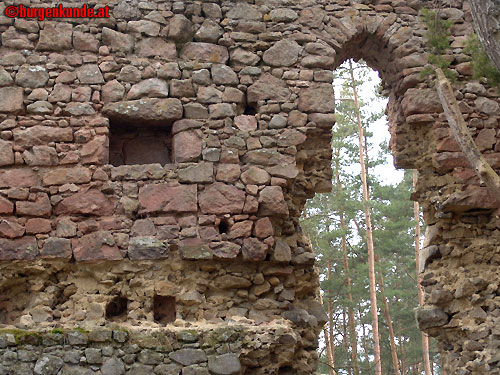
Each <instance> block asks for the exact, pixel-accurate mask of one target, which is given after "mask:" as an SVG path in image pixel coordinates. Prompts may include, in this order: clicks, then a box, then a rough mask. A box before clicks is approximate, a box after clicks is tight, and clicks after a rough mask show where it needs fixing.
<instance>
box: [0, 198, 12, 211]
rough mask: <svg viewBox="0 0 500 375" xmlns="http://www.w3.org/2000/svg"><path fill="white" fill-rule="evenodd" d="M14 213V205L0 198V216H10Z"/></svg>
mask: <svg viewBox="0 0 500 375" xmlns="http://www.w3.org/2000/svg"><path fill="white" fill-rule="evenodd" d="M12 212H14V203H12V202H11V201H10V200H8V199H7V198H4V197H2V196H0V214H11V213H12Z"/></svg>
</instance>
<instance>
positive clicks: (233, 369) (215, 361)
mask: <svg viewBox="0 0 500 375" xmlns="http://www.w3.org/2000/svg"><path fill="white" fill-rule="evenodd" d="M208 370H209V371H210V372H211V373H212V374H214V375H237V374H239V373H240V372H241V364H240V360H239V358H238V355H236V354H234V353H227V354H222V355H217V356H211V357H209V358H208Z"/></svg>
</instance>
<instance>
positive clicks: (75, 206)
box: [54, 189, 113, 216]
mask: <svg viewBox="0 0 500 375" xmlns="http://www.w3.org/2000/svg"><path fill="white" fill-rule="evenodd" d="M54 212H55V213H56V214H57V215H70V214H76V215H78V214H80V215H95V216H108V215H112V214H113V204H112V203H111V202H110V201H109V199H108V198H107V197H106V196H105V195H104V194H103V193H101V192H100V191H99V190H97V189H90V190H86V189H85V190H82V191H80V192H78V193H76V194H74V195H72V196H69V197H67V198H64V199H63V200H62V201H61V202H60V203H59V204H58V205H57V206H56V207H55V209H54Z"/></svg>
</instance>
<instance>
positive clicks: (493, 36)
mask: <svg viewBox="0 0 500 375" xmlns="http://www.w3.org/2000/svg"><path fill="white" fill-rule="evenodd" d="M469 2H470V9H471V13H472V19H473V20H474V26H475V28H476V31H477V34H478V35H479V39H480V40H481V43H482V44H483V46H484V50H485V51H486V53H487V54H488V56H489V58H490V60H491V62H492V63H493V64H494V65H495V66H496V68H497V70H498V71H500V33H498V30H499V29H500V18H499V14H500V0H470V1H469Z"/></svg>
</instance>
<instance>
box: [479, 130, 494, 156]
mask: <svg viewBox="0 0 500 375" xmlns="http://www.w3.org/2000/svg"><path fill="white" fill-rule="evenodd" d="M495 136H496V130H495V129H481V131H480V132H479V134H478V135H477V137H476V139H475V140H474V141H475V143H476V146H477V147H478V148H479V151H485V150H491V149H492V148H493V145H494V144H495V143H496V139H495Z"/></svg>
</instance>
